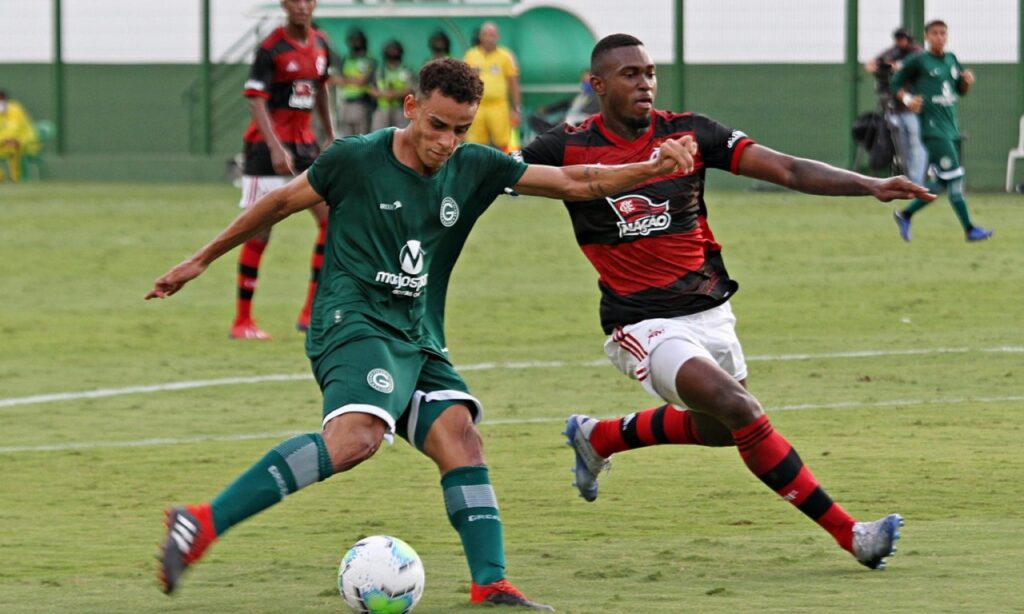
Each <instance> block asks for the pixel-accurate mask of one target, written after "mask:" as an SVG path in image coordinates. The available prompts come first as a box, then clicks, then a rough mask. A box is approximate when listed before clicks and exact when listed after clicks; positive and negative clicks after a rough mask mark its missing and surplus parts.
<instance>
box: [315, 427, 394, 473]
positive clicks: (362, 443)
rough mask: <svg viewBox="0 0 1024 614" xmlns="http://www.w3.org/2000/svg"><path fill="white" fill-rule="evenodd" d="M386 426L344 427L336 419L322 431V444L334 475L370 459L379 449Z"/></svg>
mask: <svg viewBox="0 0 1024 614" xmlns="http://www.w3.org/2000/svg"><path fill="white" fill-rule="evenodd" d="M385 429H386V426H385V425H383V423H381V425H380V426H379V427H377V426H376V425H363V424H354V425H348V426H346V427H342V426H341V422H340V421H339V420H338V419H337V418H336V419H335V420H332V421H331V422H328V423H327V426H326V427H325V428H324V431H323V438H324V444H325V445H326V446H327V453H328V455H329V456H330V457H331V465H333V467H334V472H335V473H340V472H342V471H348V470H349V469H352V468H353V467H355V466H356V465H358V464H359V463H361V462H363V461H364V460H366V459H368V458H370V457H371V456H373V455H374V453H376V452H377V449H378V448H380V442H381V440H382V439H383V438H384V430H385Z"/></svg>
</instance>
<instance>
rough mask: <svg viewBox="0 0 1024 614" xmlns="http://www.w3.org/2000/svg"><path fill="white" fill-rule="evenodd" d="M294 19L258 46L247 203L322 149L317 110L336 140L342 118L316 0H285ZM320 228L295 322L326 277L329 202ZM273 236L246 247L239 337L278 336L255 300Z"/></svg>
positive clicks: (316, 210)
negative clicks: (257, 316)
mask: <svg viewBox="0 0 1024 614" xmlns="http://www.w3.org/2000/svg"><path fill="white" fill-rule="evenodd" d="M281 7H282V8H284V11H285V13H286V14H287V16H288V23H287V24H286V25H284V26H282V27H280V28H277V29H276V30H274V31H273V32H271V33H270V36H268V37H267V38H265V39H264V40H263V42H262V43H260V47H259V49H257V50H256V59H255V60H254V61H253V64H252V69H251V72H250V73H249V80H248V81H246V82H245V96H246V98H248V99H249V108H250V110H251V111H252V121H251V122H250V123H249V128H248V129H247V130H246V131H245V137H244V141H245V149H244V153H245V167H244V171H243V173H244V174H243V176H242V201H241V206H242V207H249V206H251V205H252V204H253V203H255V202H256V201H257V200H259V199H260V198H261V197H262V196H264V195H265V194H267V193H268V192H270V191H271V190H273V189H275V188H279V187H281V186H283V185H284V184H285V183H287V182H288V181H289V180H291V178H292V177H293V176H294V175H295V174H296V173H301V172H302V171H304V170H306V169H307V168H309V165H310V164H312V163H313V160H315V159H316V157H317V156H318V155H319V154H320V148H319V146H317V143H316V136H315V135H314V133H313V129H312V111H313V109H316V113H317V117H318V118H319V120H320V125H321V127H322V128H323V129H324V132H325V133H326V142H327V143H330V142H331V141H333V140H334V123H333V122H332V121H331V110H330V104H329V101H328V96H327V90H326V89H325V88H324V87H323V85H324V81H325V80H326V79H327V65H328V47H327V40H326V39H325V38H324V36H323V34H321V33H320V32H319V31H317V30H315V29H314V28H313V26H312V25H311V24H312V21H313V9H315V8H316V0H281ZM310 212H311V213H312V214H313V217H314V219H316V223H317V225H318V226H319V232H318V234H317V239H316V247H315V248H314V249H313V257H312V262H311V264H310V269H311V272H310V276H309V290H308V292H307V293H306V303H305V305H304V306H303V307H302V311H301V312H300V313H299V317H298V320H297V321H296V323H295V327H296V328H298V329H299V330H301V331H304V330H306V328H307V327H308V326H309V313H310V309H311V307H312V304H313V296H314V295H315V294H316V286H317V282H318V280H319V278H320V265H321V262H322V261H323V249H324V237H325V235H326V232H327V206H326V205H324V204H323V203H320V204H318V205H316V206H313V207H312V208H310ZM268 241H270V229H269V227H268V228H267V229H265V230H263V231H261V232H259V233H257V234H255V235H254V236H252V237H251V238H249V240H248V241H246V242H245V245H243V246H242V249H241V251H240V252H239V254H238V300H237V302H236V311H235V321H234V323H233V324H232V325H231V332H230V335H231V337H232V338H234V339H270V335H269V334H267V333H266V332H264V331H262V330H260V328H259V327H258V326H257V325H256V322H255V320H253V317H252V300H253V295H254V294H255V292H256V281H257V279H258V278H259V270H260V260H261V259H262V257H263V251H264V250H265V249H266V248H267V242H268Z"/></svg>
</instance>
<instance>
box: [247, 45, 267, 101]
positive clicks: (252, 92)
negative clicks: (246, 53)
mask: <svg viewBox="0 0 1024 614" xmlns="http://www.w3.org/2000/svg"><path fill="white" fill-rule="evenodd" d="M273 80H274V59H273V58H272V57H270V51H269V50H267V49H264V48H263V47H260V48H259V49H257V50H256V59H254V60H253V62H252V68H251V69H249V79H248V80H247V81H246V82H245V85H244V86H243V91H242V93H243V94H244V95H246V96H258V97H260V98H270V84H271V83H272V82H273Z"/></svg>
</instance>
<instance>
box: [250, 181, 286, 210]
mask: <svg viewBox="0 0 1024 614" xmlns="http://www.w3.org/2000/svg"><path fill="white" fill-rule="evenodd" d="M291 180H292V178H291V177H279V176H277V175H270V176H267V177H258V176H255V175H242V200H240V201H239V202H238V206H239V207H241V208H242V209H248V208H249V206H250V205H252V204H253V203H254V202H256V201H257V200H259V199H260V198H262V197H263V196H266V195H267V194H269V193H270V192H272V191H273V190H276V189H277V188H279V187H281V186H283V185H285V184H286V183H288V182H289V181H291Z"/></svg>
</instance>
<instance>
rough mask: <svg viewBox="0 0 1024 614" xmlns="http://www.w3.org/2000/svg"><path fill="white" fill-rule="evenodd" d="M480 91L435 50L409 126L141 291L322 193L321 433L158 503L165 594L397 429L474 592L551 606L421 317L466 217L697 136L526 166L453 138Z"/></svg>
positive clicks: (667, 157) (616, 186) (352, 154)
mask: <svg viewBox="0 0 1024 614" xmlns="http://www.w3.org/2000/svg"><path fill="white" fill-rule="evenodd" d="M481 95H482V83H481V82H480V79H479V78H478V77H477V76H476V74H475V73H474V71H473V70H472V69H471V68H470V67H469V66H468V65H466V64H465V63H463V62H460V61H457V60H451V59H444V60H436V61H433V62H430V63H429V64H427V65H426V66H425V67H424V68H423V69H422V70H421V71H420V75H419V87H418V93H417V95H415V96H408V97H406V99H405V102H404V105H405V106H404V109H405V114H406V116H407V117H408V118H409V119H410V124H409V125H408V126H407V127H405V128H402V129H399V130H393V129H387V130H381V131H378V132H374V133H372V134H370V135H369V136H365V137H351V138H346V139H342V140H340V141H337V142H336V143H335V144H334V145H332V146H331V147H330V148H329V149H328V150H327V151H326V152H324V154H323V155H322V156H320V157H319V158H318V159H317V161H316V162H315V163H314V164H313V165H312V167H310V169H309V170H308V171H307V172H305V173H303V174H301V175H299V176H298V177H297V178H295V179H294V180H292V181H291V182H289V183H288V184H287V185H285V186H284V187H282V188H279V189H277V190H274V191H273V192H271V193H269V194H267V195H266V196H264V197H262V198H260V199H259V200H258V201H257V202H256V203H255V204H254V205H253V206H252V207H250V208H249V209H248V210H246V211H245V212H244V213H243V214H242V215H241V216H239V217H238V218H237V219H236V220H235V221H234V222H232V223H231V224H230V225H229V226H228V227H227V228H226V229H225V230H223V231H222V232H221V233H220V234H218V235H217V237H215V238H214V239H213V241H211V242H210V243H208V244H207V245H206V246H205V247H203V248H202V249H200V250H199V251H198V252H196V254H195V255H194V256H192V257H191V258H189V259H187V260H185V261H184V262H182V263H181V264H179V265H178V266H176V267H174V268H173V269H171V270H170V271H169V272H168V273H167V274H165V275H164V276H162V277H161V278H159V279H157V280H156V283H155V285H154V287H153V289H152V290H151V291H150V292H149V293H148V294H147V295H146V298H147V299H149V298H155V297H160V298H163V297H166V296H169V295H171V294H174V293H175V292H177V291H178V290H180V289H181V287H182V286H183V285H184V284H185V283H187V282H188V281H189V280H191V279H193V278H195V277H197V276H198V275H200V274H201V273H202V272H203V271H204V270H206V268H207V267H208V266H209V265H210V263H211V262H213V261H214V260H215V259H216V258H218V257H219V256H221V255H223V254H224V253H226V252H227V251H228V250H230V249H231V248H233V247H235V246H236V245H239V244H241V243H242V242H243V241H245V240H246V239H247V238H249V237H251V236H253V235H255V234H257V233H259V232H262V231H263V230H264V229H266V228H269V227H270V226H272V225H273V224H274V223H276V222H278V221H280V220H282V219H284V218H285V217H287V216H289V215H291V214H292V213H295V212H297V211H301V210H302V209H307V208H309V207H312V206H315V205H316V204H317V203H319V202H320V201H321V200H326V201H327V202H328V203H329V205H330V215H331V223H330V224H329V225H328V230H329V236H328V239H327V249H326V252H325V254H326V259H325V262H324V270H323V274H324V283H323V284H321V285H320V287H319V289H318V291H317V298H316V302H315V304H314V311H313V318H312V322H311V325H310V330H309V333H308V335H307V337H306V352H307V354H308V356H309V358H310V360H311V362H312V366H313V372H314V375H315V376H316V379H317V383H318V384H319V385H320V388H321V390H322V392H323V397H324V405H323V422H322V431H321V432H316V433H309V434H305V435H300V436H297V437H293V438H291V439H288V440H287V441H284V442H281V443H280V444H278V445H277V446H275V447H274V448H273V449H272V450H271V451H270V452H268V453H267V455H266V456H265V457H263V458H262V459H261V460H259V461H258V462H256V464H254V465H253V466H252V467H251V468H250V469H249V470H248V471H246V472H245V473H243V474H242V475H241V476H240V477H239V478H238V479H237V480H236V481H235V482H234V483H233V484H231V485H230V486H228V487H227V488H226V489H225V490H224V491H223V492H222V493H221V494H220V495H218V496H217V497H216V498H215V499H214V500H213V501H212V502H211V503H207V504H202V505H193V506H188V507H187V508H174V509H172V510H169V511H168V518H167V520H168V535H167V538H166V541H165V542H164V550H163V554H162V557H161V568H160V577H161V581H162V582H163V584H164V588H165V590H166V592H168V593H170V592H172V591H173V590H174V589H175V587H176V586H177V583H178V580H179V579H180V576H181V574H182V573H183V572H184V571H185V569H186V568H187V567H188V566H189V565H191V564H193V563H195V562H196V561H197V560H198V559H199V557H201V556H202V554H203V552H204V551H205V550H206V548H207V547H209V545H210V544H211V543H212V541H213V540H214V539H215V538H216V537H219V536H221V535H223V534H224V532H225V531H227V530H228V529H229V528H230V527H232V526H234V525H235V524H237V523H239V522H241V521H242V520H244V519H246V518H248V517H250V516H253V515H254V514H257V513H258V512H260V511H262V510H263V509H266V508H267V507H270V506H271V505H274V504H275V503H277V502H278V501H280V500H281V499H283V498H284V497H285V496H286V495H288V494H290V493H292V492H295V491H297V490H299V489H301V488H303V487H305V486H309V485H310V484H313V483H315V482H318V481H321V480H324V479H326V478H328V477H330V476H331V475H333V474H335V473H339V472H342V471H347V470H349V469H351V468H353V467H355V466H356V465H358V464H359V463H361V462H362V461H364V460H366V459H367V458H369V457H370V456H372V455H373V454H374V452H376V450H377V448H378V447H379V446H380V443H381V440H382V439H383V438H384V437H385V436H386V435H390V434H391V433H395V432H397V433H398V434H400V435H402V436H403V437H405V438H406V439H407V440H409V442H410V443H412V444H413V445H414V446H415V447H416V448H417V449H419V450H421V451H422V452H423V453H424V454H426V455H427V456H428V457H430V458H431V460H433V461H434V462H435V463H436V465H437V467H438V469H439V471H440V472H441V476H442V477H441V486H442V489H443V490H444V500H445V508H446V510H447V512H448V517H449V520H450V521H451V523H452V525H453V526H454V527H455V529H456V531H458V533H459V536H460V538H461V539H462V543H463V548H464V550H465V553H466V558H467V560H468V562H469V567H470V572H471V575H472V578H473V583H472V585H471V593H470V598H471V601H473V602H477V603H479V602H491V603H504V604H510V605H517V606H523V607H528V608H533V609H540V610H547V609H550V608H549V607H548V606H543V605H539V604H536V603H533V602H532V601H530V600H529V599H527V598H526V597H525V596H523V594H522V593H520V592H519V591H518V590H517V589H516V588H515V587H513V586H512V585H511V584H509V583H508V581H507V580H506V579H505V555H504V541H503V537H502V525H501V518H500V516H499V514H498V506H497V499H496V497H495V494H494V490H493V488H492V487H491V483H490V478H489V476H488V471H487V466H486V465H485V460H484V454H483V443H482V441H481V439H480V435H479V433H478V432H477V430H476V428H475V426H474V422H475V421H478V420H479V419H480V418H481V415H482V409H481V406H480V403H479V401H477V400H476V399H475V398H474V397H473V396H472V395H471V394H470V393H469V390H468V388H467V386H466V384H465V382H464V381H463V380H462V378H461V377H460V376H459V374H458V373H456V371H455V369H454V368H453V367H452V365H451V363H450V362H449V361H448V359H447V355H446V353H445V350H444V349H443V348H444V344H443V340H442V339H441V338H439V337H438V336H437V335H436V334H435V331H434V330H433V329H432V328H430V327H431V326H432V325H434V324H439V325H440V326H441V327H442V328H443V313H438V312H437V309H439V308H443V305H444V292H445V289H446V285H447V274H448V273H449V272H450V271H451V269H452V267H453V266H454V264H455V261H456V259H457V258H458V256H459V253H460V251H461V249H462V246H463V244H464V243H465V240H466V237H467V236H468V234H469V232H470V230H471V229H472V227H473V224H474V223H475V221H476V220H477V218H478V217H479V216H480V215H481V214H482V213H483V212H484V211H485V210H486V209H487V207H488V206H489V205H490V204H491V203H492V202H493V201H494V199H495V198H497V196H499V195H500V194H502V193H503V192H504V190H506V189H507V188H508V187H513V186H514V187H515V189H517V190H518V191H520V192H522V193H525V194H533V195H537V196H549V197H553V198H569V199H573V200H582V199H586V198H591V197H598V196H602V195H607V194H612V193H614V192H617V191H619V190H622V189H624V188H626V187H627V186H630V185H634V184H635V183H637V182H641V181H646V180H648V179H650V178H651V177H654V176H658V175H661V174H664V173H667V172H673V171H675V169H676V168H686V169H689V168H690V167H692V165H693V157H692V154H693V152H692V149H691V147H692V139H691V138H690V137H683V138H682V139H679V140H678V141H676V140H673V141H667V142H665V143H663V144H662V150H661V155H660V156H659V157H657V158H656V159H651V160H645V161H644V162H642V163H639V164H631V165H626V166H600V167H598V166H571V167H566V168H562V169H558V168H552V167H538V166H532V167H527V166H526V165H524V164H522V163H521V162H518V161H515V160H513V159H512V158H511V157H509V156H506V155H503V154H501V153H499V152H497V151H495V150H493V149H490V148H487V147H479V146H473V145H467V146H463V147H460V144H461V142H462V140H463V139H464V138H465V134H466V132H467V131H468V130H469V126H470V124H471V123H472V121H473V116H474V114H475V113H476V109H477V104H478V103H479V100H480V97H481ZM442 169H443V171H442ZM436 276H439V277H440V279H441V283H440V284H437V283H435V277H436ZM428 285H429V287H430V291H429V292H427V288H428ZM428 294H429V295H430V297H431V302H430V304H428V303H427V296H428ZM437 296H439V298H436V297H437Z"/></svg>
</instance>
